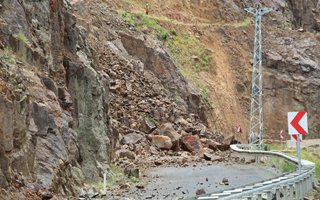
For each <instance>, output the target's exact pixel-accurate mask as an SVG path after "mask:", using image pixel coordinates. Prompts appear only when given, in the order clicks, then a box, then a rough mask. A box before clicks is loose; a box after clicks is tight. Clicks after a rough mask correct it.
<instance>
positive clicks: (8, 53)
mask: <svg viewBox="0 0 320 200" xmlns="http://www.w3.org/2000/svg"><path fill="white" fill-rule="evenodd" d="M1 59H4V60H6V61H7V62H9V63H11V64H15V63H16V59H15V58H14V56H13V52H12V50H11V49H10V47H5V48H4V49H3V50H2V55H1Z"/></svg>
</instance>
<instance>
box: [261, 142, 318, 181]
mask: <svg viewBox="0 0 320 200" xmlns="http://www.w3.org/2000/svg"><path fill="white" fill-rule="evenodd" d="M267 146H268V149H270V150H274V151H277V150H288V152H289V153H287V154H289V155H291V156H296V151H292V150H293V149H286V147H285V146H283V145H280V144H268V145H267ZM290 150H291V151H290ZM301 158H302V159H304V160H309V161H311V162H313V163H315V165H316V177H317V178H318V179H320V156H319V155H318V154H315V153H312V152H309V151H307V150H306V149H302V150H301Z"/></svg>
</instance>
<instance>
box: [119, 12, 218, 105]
mask: <svg viewBox="0 0 320 200" xmlns="http://www.w3.org/2000/svg"><path fill="white" fill-rule="evenodd" d="M119 14H120V15H121V16H122V18H123V19H124V20H125V21H126V22H127V23H128V24H130V25H131V26H133V27H135V28H136V29H137V30H138V31H141V32H144V33H151V34H153V35H155V36H156V37H157V38H158V39H159V40H161V41H163V43H164V45H165V46H166V47H167V48H168V49H170V51H171V53H172V55H173V56H174V58H175V59H176V61H177V63H178V66H179V68H180V70H181V73H182V75H183V76H184V77H186V78H188V79H190V80H191V81H193V83H194V84H195V85H196V86H197V87H198V88H199V89H200V91H201V94H202V100H203V102H205V103H206V104H208V105H209V107H210V108H211V109H212V108H213V106H212V103H211V102H210V100H209V90H208V88H207V86H206V85H205V83H203V81H202V80H201V79H200V72H201V71H206V70H208V67H209V64H210V63H211V62H212V58H211V52H210V51H209V50H207V49H205V46H204V45H203V44H202V43H201V42H200V41H199V40H198V39H196V38H194V37H192V36H188V35H182V34H181V35H180V34H178V33H177V31H176V30H174V29H173V30H170V31H169V30H167V29H165V28H163V27H162V26H161V25H159V24H158V23H157V21H155V16H147V15H143V14H141V13H129V12H126V11H123V10H119ZM157 18H159V17H157ZM160 21H161V20H160Z"/></svg>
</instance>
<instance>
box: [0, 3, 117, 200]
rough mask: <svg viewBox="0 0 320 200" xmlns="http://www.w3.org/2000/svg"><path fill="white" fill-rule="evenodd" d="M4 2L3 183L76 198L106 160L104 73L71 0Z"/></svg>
mask: <svg viewBox="0 0 320 200" xmlns="http://www.w3.org/2000/svg"><path fill="white" fill-rule="evenodd" d="M1 4H2V8H1V12H0V18H1V27H0V35H1V41H0V43H1V48H2V50H1V55H4V54H3V51H4V49H9V50H8V51H9V53H7V55H6V56H1V60H0V65H1V68H0V86H1V87H0V110H1V111H0V126H1V128H0V139H1V141H0V146H1V147H0V177H1V181H0V184H1V185H0V187H6V186H9V184H10V182H11V180H12V178H13V177H14V174H19V175H18V176H22V177H23V181H24V183H25V184H27V185H28V184H29V183H30V184H34V183H35V184H38V185H39V187H40V188H45V189H50V190H51V191H54V192H57V193H60V194H61V195H65V196H73V197H75V196H76V195H77V194H78V193H79V187H80V186H82V185H83V183H84V180H87V181H89V180H90V179H94V180H99V177H101V175H102V173H103V172H104V171H105V170H106V169H107V165H108V164H109V162H110V157H111V148H112V144H113V143H112V142H113V138H112V134H111V131H110V129H109V118H108V99H109V93H108V78H107V77H105V76H103V74H101V73H99V72H98V71H97V70H96V69H94V68H95V65H96V64H95V63H94V62H93V61H92V52H91V51H90V50H89V49H90V48H89V46H88V43H87V40H88V38H87V35H85V32H84V29H83V27H81V25H79V24H77V23H76V19H75V16H74V15H73V10H72V7H71V4H70V2H69V1H55V0H54V1H50V2H49V1H41V2H27V1H23V2H20V1H16V0H13V1H10V2H2V1H1ZM77 47H78V48H77ZM15 177H17V175H15ZM8 198H9V197H8Z"/></svg>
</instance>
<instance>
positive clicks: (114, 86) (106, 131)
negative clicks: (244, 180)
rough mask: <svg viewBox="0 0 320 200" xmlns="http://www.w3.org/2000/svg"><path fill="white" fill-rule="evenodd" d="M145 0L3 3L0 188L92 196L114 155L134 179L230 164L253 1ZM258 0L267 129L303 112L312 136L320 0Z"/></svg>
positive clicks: (5, 194)
mask: <svg viewBox="0 0 320 200" xmlns="http://www.w3.org/2000/svg"><path fill="white" fill-rule="evenodd" d="M149 4H150V14H149V15H148V16H146V15H144V7H145V2H143V1H138V0H119V1H118V0H117V1H113V0H104V1H102V0H93V1H83V0H65V1H62V0H44V1H27V0H21V1H20V0H0V36H1V37H0V48H1V50H0V187H1V190H0V191H1V192H0V199H1V198H2V199H46V198H48V199H50V198H52V197H54V198H56V199H59V198H61V199H64V198H67V197H69V198H71V199H72V198H77V197H78V196H79V195H84V196H85V195H87V196H88V195H90V196H92V195H93V196H94V195H95V190H93V189H92V188H95V189H101V186H100V185H99V184H101V182H102V177H103V174H104V173H107V174H109V175H110V174H112V173H114V172H115V171H117V167H116V166H115V165H114V164H117V165H118V166H121V167H123V168H124V169H125V171H126V173H127V176H129V177H130V178H131V179H132V177H133V179H132V180H133V182H134V181H135V178H140V177H141V173H140V172H142V171H143V170H144V169H145V168H148V167H149V166H153V165H162V164H163V165H170V164H173V165H174V164H175V165H179V166H188V165H192V164H191V163H193V162H195V163H199V162H203V161H204V160H205V162H206V164H213V163H217V162H222V161H231V159H229V154H228V152H223V151H225V150H227V149H228V144H229V142H230V141H224V138H227V137H229V136H231V135H233V134H234V132H235V129H236V127H238V126H239V125H241V127H242V128H243V130H244V131H245V135H246V134H248V133H247V130H248V124H249V122H248V115H249V104H250V98H249V95H250V91H251V89H250V87H251V83H250V81H251V73H250V70H251V60H252V53H251V52H252V46H253V30H254V28H253V21H252V16H250V15H248V14H246V13H245V12H244V11H243V9H244V7H246V6H250V5H253V2H252V1H237V0H234V1H214V2H212V1H202V0H198V1H188V0H183V1H149ZM264 4H265V5H266V6H269V7H272V8H273V9H274V12H272V13H271V14H270V15H268V16H267V17H265V19H264V30H265V32H264V36H265V42H264V44H265V53H264V58H265V60H264V61H265V63H264V66H265V68H264V69H265V71H264V72H265V73H264V75H265V77H264V80H265V110H266V116H265V120H266V125H267V130H266V133H267V137H269V138H273V137H274V136H277V135H278V132H279V130H281V129H285V128H286V126H287V125H286V112H288V111H292V110H302V109H303V110H307V111H308V113H309V120H310V129H311V130H310V132H312V135H311V137H318V136H319V126H320V124H319V117H317V116H319V114H320V108H319V99H320V97H319V96H320V90H319V86H320V69H319V57H320V56H319V54H320V52H319V35H318V33H317V31H318V30H319V13H318V11H317V10H318V8H319V3H317V1H311V0H308V1H302V0H301V1H288V2H287V3H286V1H282V0H277V1H276V0H274V1H273V0H270V1H264ZM304 13H308V15H304ZM241 140H242V141H246V137H245V136H242V138H241ZM223 142H226V143H227V145H224V144H223ZM115 168H116V169H115ZM132 180H131V181H132ZM111 181H112V179H111ZM121 187H127V185H124V186H121ZM88 188H89V189H88ZM117 192H118V193H119V195H121V194H122V192H123V191H122V190H119V191H118V190H116V191H113V190H111V193H117Z"/></svg>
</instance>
